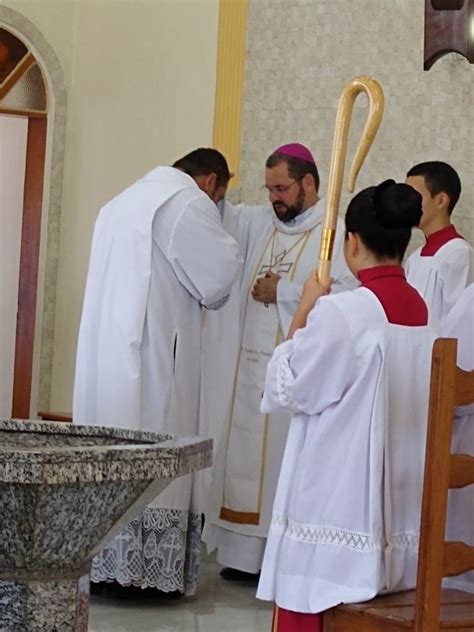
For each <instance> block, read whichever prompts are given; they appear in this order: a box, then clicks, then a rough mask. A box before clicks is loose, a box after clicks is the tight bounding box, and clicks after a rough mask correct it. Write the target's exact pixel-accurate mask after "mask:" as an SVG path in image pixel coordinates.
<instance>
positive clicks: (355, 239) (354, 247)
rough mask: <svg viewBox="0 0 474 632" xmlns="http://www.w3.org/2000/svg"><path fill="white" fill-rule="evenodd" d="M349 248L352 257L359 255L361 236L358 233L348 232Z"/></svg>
mask: <svg viewBox="0 0 474 632" xmlns="http://www.w3.org/2000/svg"><path fill="white" fill-rule="evenodd" d="M346 239H347V250H348V252H349V254H350V256H351V257H357V255H358V254H359V250H360V243H359V236H358V235H357V234H356V233H350V232H349V233H347V237H346Z"/></svg>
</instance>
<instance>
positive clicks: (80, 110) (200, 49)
mask: <svg viewBox="0 0 474 632" xmlns="http://www.w3.org/2000/svg"><path fill="white" fill-rule="evenodd" d="M0 3H1V0H0ZM3 4H4V5H5V6H8V7H9V8H12V9H14V10H15V11H17V12H19V13H21V14H22V15H24V16H25V17H26V18H28V20H30V21H31V22H32V23H33V24H34V25H35V26H36V27H37V28H38V29H39V30H40V31H41V32H42V34H43V35H44V37H45V38H46V40H47V41H48V43H49V44H50V45H51V47H52V48H54V50H55V52H56V54H57V55H58V58H59V60H60V62H61V64H62V65H63V69H64V74H65V81H66V85H67V89H68V112H67V130H66V145H65V158H64V184H63V197H62V209H61V229H60V235H59V241H60V250H59V265H58V278H57V292H56V301H55V313H54V346H53V348H52V358H51V361H52V379H51V389H50V391H51V392H50V397H48V396H49V393H41V394H40V395H41V397H40V401H41V403H42V405H49V406H50V407H51V409H56V410H70V408H71V397H72V385H73V375H74V361H75V352H76V340H77V330H78V326H79V319H80V313H81V307H82V298H83V290H84V283H85V276H86V272H87V264H88V259H89V248H90V240H91V235H92V229H93V224H94V221H95V218H96V216H97V213H98V210H99V208H100V207H101V205H103V204H104V203H105V202H106V201H107V200H108V199H110V198H111V197H112V196H114V195H115V194H117V193H118V192H120V190H122V189H123V188H125V187H126V186H127V185H128V184H130V183H131V182H133V181H134V180H135V179H137V178H138V177H139V176H141V175H142V174H143V173H144V172H145V171H147V170H149V169H151V168H152V167H153V166H155V165H157V164H160V163H165V164H166V163H169V162H170V161H172V160H174V159H175V158H177V157H178V156H179V155H181V154H183V153H184V152H186V151H188V150H190V149H193V148H194V147H196V146H198V145H210V144H211V141H212V120H213V109H214V94H215V67H216V46H217V18H218V0H143V1H140V0H90V1H89V0H57V1H56V2H54V1H49V0H36V1H34V0H31V1H22V0H5V2H3ZM47 282H51V283H55V282H56V279H47ZM47 317H48V316H46V318H47ZM45 384H47V381H45ZM48 390H49V389H48ZM48 399H49V401H48Z"/></svg>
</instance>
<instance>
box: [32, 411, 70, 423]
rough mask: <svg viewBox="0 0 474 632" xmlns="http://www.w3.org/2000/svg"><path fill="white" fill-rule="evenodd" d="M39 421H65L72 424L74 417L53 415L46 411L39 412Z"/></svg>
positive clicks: (62, 414)
mask: <svg viewBox="0 0 474 632" xmlns="http://www.w3.org/2000/svg"><path fill="white" fill-rule="evenodd" d="M38 419H42V420H43V421H64V422H71V421H72V415H71V413H53V412H50V411H46V410H39V411H38Z"/></svg>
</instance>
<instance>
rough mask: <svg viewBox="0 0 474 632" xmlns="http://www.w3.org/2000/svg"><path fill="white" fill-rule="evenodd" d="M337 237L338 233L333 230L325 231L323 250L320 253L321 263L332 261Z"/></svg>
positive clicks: (323, 234) (326, 229) (323, 233)
mask: <svg viewBox="0 0 474 632" xmlns="http://www.w3.org/2000/svg"><path fill="white" fill-rule="evenodd" d="M335 237H336V231H335V230H334V229H333V228H324V229H323V231H322V235H321V249H320V251H319V258H320V260H321V261H331V258H332V250H333V248H334V239H335Z"/></svg>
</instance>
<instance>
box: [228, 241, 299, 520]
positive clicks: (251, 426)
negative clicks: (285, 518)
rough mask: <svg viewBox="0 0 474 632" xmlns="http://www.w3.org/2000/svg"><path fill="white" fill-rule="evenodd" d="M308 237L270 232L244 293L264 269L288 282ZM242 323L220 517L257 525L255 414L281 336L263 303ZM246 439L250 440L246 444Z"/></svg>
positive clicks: (262, 448)
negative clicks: (270, 360) (286, 279)
mask: <svg viewBox="0 0 474 632" xmlns="http://www.w3.org/2000/svg"><path fill="white" fill-rule="evenodd" d="M309 236H310V231H305V232H303V233H301V234H296V235H291V234H285V233H279V232H278V231H277V230H276V229H273V231H272V235H271V237H270V239H269V240H268V241H267V245H266V248H265V250H264V252H263V256H262V257H261V260H260V261H259V262H258V263H257V266H256V269H255V274H254V276H253V278H252V279H251V282H250V287H249V291H250V290H251V288H253V286H254V284H255V282H256V280H257V279H258V278H259V277H263V276H265V274H266V272H268V271H269V270H272V271H273V272H275V273H278V274H279V275H281V277H282V278H288V279H289V280H290V281H293V280H294V277H295V274H296V271H297V267H298V263H299V261H300V258H301V255H302V254H303V252H304V249H305V247H306V245H307V243H308V239H309ZM244 322H245V325H244V329H243V333H242V344H241V348H240V354H239V362H238V367H237V374H236V379H235V392H234V399H233V405H232V410H231V418H230V432H229V437H228V444H227V455H228V459H227V468H226V478H225V485H224V499H223V506H222V509H221V512H220V517H221V518H223V519H224V520H226V519H227V520H230V521H232V520H233V519H234V518H235V520H236V522H242V523H244V524H259V517H260V510H261V501H262V498H261V497H262V491H263V490H262V486H263V475H264V468H265V457H266V450H267V445H266V440H267V435H268V417H269V416H268V415H262V414H259V413H258V411H259V409H260V402H261V399H262V384H263V383H264V381H265V373H266V369H267V364H268V361H269V359H270V358H271V356H272V354H273V350H274V349H275V347H276V345H277V344H278V343H279V342H280V341H281V338H282V336H283V334H282V331H281V327H280V322H279V318H278V308H277V305H276V304H275V303H273V304H264V303H260V302H258V301H255V300H252V299H251V298H249V300H248V301H247V306H246V311H245V314H244ZM249 437H252V439H251V441H249ZM273 456H274V455H273ZM242 457H244V458H242Z"/></svg>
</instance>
